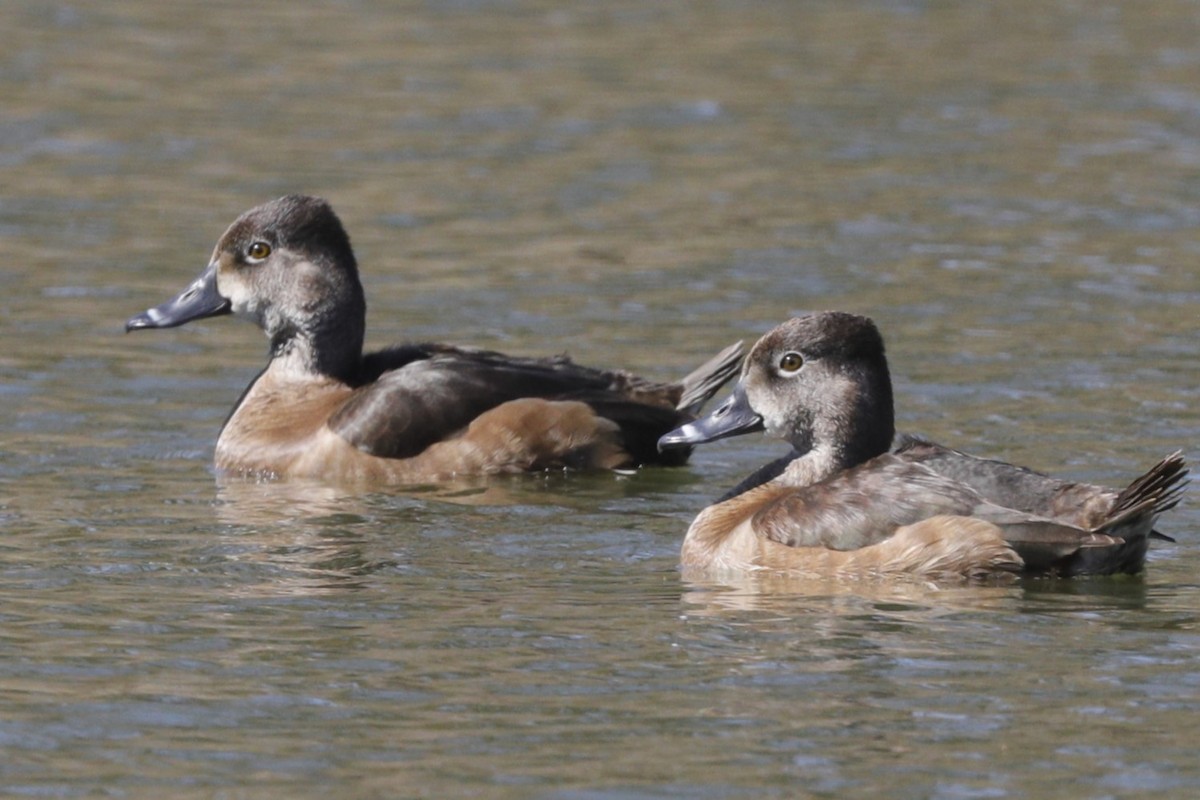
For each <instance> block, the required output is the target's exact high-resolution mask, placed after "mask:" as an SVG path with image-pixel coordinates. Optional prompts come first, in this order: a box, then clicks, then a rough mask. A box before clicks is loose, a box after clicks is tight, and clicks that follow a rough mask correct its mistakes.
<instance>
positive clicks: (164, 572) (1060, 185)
mask: <svg viewBox="0 0 1200 800" xmlns="http://www.w3.org/2000/svg"><path fill="white" fill-rule="evenodd" d="M1198 38H1200V5H1197V4H1196V3H1194V2H1170V1H1159V0H1153V1H1152V2H1138V3H1134V2H1125V3H1122V2H1096V3H1075V2H1066V1H1065V0H1064V1H1063V2H1037V3H1034V2H1015V3H1007V4H988V3H967V4H957V3H926V2H904V1H903V0H897V1H896V2H889V1H887V0H884V1H883V2H871V3H838V2H812V3H791V2H770V1H767V2H749V0H745V1H743V0H729V2H705V3H686V4H685V3H643V2H597V3H586V4H585V3H548V2H536V1H533V0H531V1H529V2H525V1H523V0H512V1H511V2H507V1H502V2H486V0H478V1H475V0H461V1H460V0H445V1H444V2H439V1H437V0H434V1H432V2H426V3H406V4H395V3H385V2H371V1H370V0H362V1H361V2H353V1H352V0H345V1H344V2H335V3H324V4H300V3H285V2H274V1H273V0H268V1H267V2H257V3H239V4H232V3H223V2H220V3H203V4H202V3H194V4H184V3H158V2H155V3H151V2H135V1H132V0H128V1H124V2H123V1H122V0H114V1H113V2H108V3H103V4H85V3H75V4H65V3H58V2H42V1H41V0H38V1H37V2H34V1H33V0H25V1H22V0H15V1H14V2H7V3H5V4H3V6H0V108H3V114H2V115H0V171H2V173H0V174H2V175H3V180H2V181H0V312H2V313H0V330H2V335H3V343H4V347H3V350H2V352H0V408H2V409H3V411H2V412H0V415H2V416H0V419H3V420H4V423H3V428H2V429H0V430H3V447H2V448H0V526H2V527H3V531H4V534H5V536H4V539H3V545H2V546H0V576H2V580H0V592H3V603H2V605H0V620H2V622H0V635H2V640H0V794H4V795H5V796H34V797H75V796H95V795H99V796H118V797H180V798H187V797H197V798H199V797H251V796H263V797H266V796H271V797H283V796H288V797H317V796H338V797H400V796H428V797H465V796H472V797H476V796H485V797H513V798H518V797H520V798H525V797H537V798H564V799H565V798H570V799H571V800H583V799H584V798H586V799H587V800H598V799H599V798H605V799H606V800H607V799H608V798H612V799H613V800H616V799H617V798H622V799H624V798H668V797H672V798H674V797H688V798H691V797H700V798H725V797H797V796H810V797H825V796H831V797H846V796H885V795H886V796H889V797H911V798H925V797H939V798H976V797H1013V798H1017V797H1033V796H1036V797H1077V796H1090V797H1134V796H1144V795H1147V794H1150V793H1157V794H1159V795H1160V796H1179V797H1184V796H1193V795H1195V794H1196V793H1197V792H1200V761H1198V760H1197V758H1196V751H1195V740H1196V736H1197V735H1200V667H1198V666H1197V664H1198V663H1200V660H1198V656H1200V622H1198V617H1200V583H1198V581H1197V578H1196V575H1197V569H1198V565H1200V502H1197V501H1200V497H1197V493H1196V491H1194V490H1193V491H1192V492H1190V493H1189V496H1188V498H1187V501H1186V502H1185V504H1184V506H1183V507H1181V508H1180V509H1179V510H1178V511H1177V512H1174V513H1173V514H1172V515H1171V516H1170V517H1169V518H1164V520H1162V522H1161V527H1162V529H1163V530H1165V531H1166V532H1168V533H1170V534H1172V535H1174V536H1176V537H1177V539H1178V542H1177V543H1175V544H1170V543H1156V546H1155V548H1154V549H1153V552H1152V554H1151V559H1150V562H1149V565H1148V568H1147V571H1146V573H1145V574H1144V575H1143V576H1141V577H1138V578H1136V579H1109V580H1091V581H1078V582H1074V583H1065V582H1050V581H1042V582H1036V581H1035V582H1027V583H1023V584H1016V585H1013V586H993V587H940V588H938V587H929V586H922V585H874V584H851V585H846V584H841V585H839V584H814V583H796V582H786V581H782V582H776V581H747V582H745V583H744V584H740V585H721V584H705V583H693V582H688V581H685V580H684V579H683V578H682V577H681V576H680V574H679V572H678V571H677V570H676V556H677V553H678V548H679V544H680V542H681V540H682V535H683V531H684V529H685V528H686V525H687V523H688V521H689V520H690V519H691V517H692V516H693V515H694V514H695V512H696V511H697V510H698V509H699V508H701V507H702V506H703V505H704V504H705V503H706V502H708V500H709V499H711V498H712V497H714V496H716V495H717V494H719V493H720V492H721V491H722V490H723V489H724V488H725V487H728V486H729V485H731V484H733V483H734V482H736V481H737V480H738V479H739V478H740V477H741V476H743V475H745V474H746V473H748V472H749V471H750V470H751V469H753V468H754V467H755V466H757V465H758V464H760V463H762V462H763V461H765V460H766V459H768V458H770V457H772V456H773V455H776V454H778V453H780V452H781V448H780V447H779V446H778V445H777V444H774V443H772V442H769V441H763V440H760V439H758V438H757V437H750V438H743V439H736V440H731V441H728V442H724V443H720V444H716V445H713V446H711V447H709V448H707V449H705V450H701V451H699V452H698V453H697V454H696V456H695V457H694V459H693V463H692V465H691V466H689V467H687V468H684V469H680V470H674V471H672V470H647V471H643V472H641V473H638V474H635V475H608V474H604V475H577V474H576V475H545V476H530V477H520V478H508V479H503V480H498V481H494V482H492V483H491V484H488V485H477V486H459V487H449V488H445V489H442V490H440V491H431V492H425V493H417V494H409V495H401V494H397V493H388V492H378V493H370V494H363V493H361V492H359V493H352V492H348V491H346V490H342V489H337V488H335V487H329V486H319V485H302V484H288V483H283V484H278V483H277V484H254V483H241V482H234V481H227V480H221V479H219V478H217V477H216V476H214V474H213V472H212V470H211V467H210V462H211V457H212V445H213V442H214V441H215V438H216V434H217V431H218V429H219V427H220V425H221V421H222V420H223V418H224V416H225V414H226V413H227V412H228V410H229V408H230V406H231V405H232V403H233V402H234V400H235V399H236V398H237V396H238V393H239V392H240V391H241V389H242V387H244V386H245V384H246V383H247V382H248V381H249V380H250V379H251V378H252V376H253V375H254V374H255V373H256V371H257V370H258V369H260V368H261V366H262V363H263V357H264V342H263V341H262V339H261V336H259V335H258V334H257V332H256V331H254V330H253V329H251V328H250V327H249V326H247V325H245V324H241V323H237V322H234V321H230V320H214V321H211V322H205V323H198V324H195V325H191V326H188V327H186V328H182V329H179V330H173V331H162V332H157V333H153V334H151V333H147V334H143V335H138V336H128V337H127V336H125V335H124V334H123V333H122V323H123V321H124V320H125V319H126V318H127V317H128V316H130V315H131V314H132V313H134V312H137V311H140V310H141V309H143V308H145V307H147V306H149V305H153V304H155V303H158V302H160V301H161V300H164V299H166V298H167V297H168V296H171V295H173V294H174V293H175V292H176V291H178V290H179V289H181V288H182V287H183V286H184V285H185V284H186V283H187V282H188V281H190V280H191V279H192V277H193V276H194V275H195V274H197V273H198V272H199V270H200V269H201V268H202V267H203V265H204V264H205V263H206V262H207V258H208V254H209V252H210V250H211V247H212V245H213V242H214V241H215V240H216V238H217V236H218V235H219V234H220V233H221V231H222V230H223V229H224V227H225V225H226V224H228V222H229V221H230V220H232V218H233V217H234V216H235V215H237V214H238V213H240V212H241V211H242V210H244V209H245V208H248V207H249V206H251V205H255V204H257V203H259V202H262V201H264V200H266V199H269V198H271V197H273V196H276V195H278V194H282V193H285V192H290V191H303V192H308V193H316V194H321V195H324V196H326V197H328V198H329V199H330V200H331V201H332V202H333V203H334V205H335V207H336V208H337V209H338V210H339V212H340V214H341V216H342V218H343V220H344V221H345V223H346V224H347V226H348V227H349V229H350V232H351V234H352V236H353V237H354V241H355V245H356V249H357V251H358V255H359V258H360V262H361V264H362V265H363V269H364V280H365V282H366V285H367V289H368V293H369V300H370V304H371V315H370V317H369V320H368V324H369V326H370V333H369V335H368V339H369V341H370V342H371V343H372V344H374V345H383V344H386V343H389V342H392V341H397V340H402V339H444V340H449V341H455V342H460V343H468V344H475V345H480V346H485V347H491V348H498V349H505V350H510V351H514V352H518V353H523V354H538V353H548V352H561V351H563V350H566V351H568V352H570V353H571V354H572V355H573V356H574V357H575V358H576V359H578V360H580V361H583V362H585V363H595V364H597V365H601V366H622V367H628V368H633V369H636V370H639V371H641V372H644V373H646V374H648V375H651V376H656V377H664V378H665V377H670V376H676V375H682V374H683V373H685V372H687V371H688V370H689V369H690V368H691V367H692V366H694V365H695V364H697V363H699V362H700V361H702V360H703V359H704V358H706V357H707V356H708V355H710V354H711V353H712V352H715V351H716V350H717V349H719V348H720V347H722V346H724V345H725V344H727V343H728V342H730V341H733V340H735V339H738V338H749V339H753V338H754V337H756V336H757V335H758V334H760V333H762V332H763V331H765V330H766V329H767V328H769V327H771V326H772V325H774V324H775V323H777V322H779V321H781V320H783V319H785V318H786V317H788V316H790V315H792V314H795V313H797V312H799V311H802V310H806V309H816V308H842V309H846V310H852V311H857V312H860V313H867V314H870V315H871V316H873V317H875V318H876V319H877V321H878V322H879V324H880V326H881V327H882V329H883V331H884V333H885V336H886V337H887V338H888V342H889V353H890V355H891V359H892V366H893V373H894V375H895V378H896V383H897V399H898V403H899V405H900V408H899V416H900V419H901V421H902V423H903V425H904V427H906V428H908V429H912V430H919V431H922V432H925V433H928V434H930V435H933V436H935V437H937V438H939V439H941V440H944V441H946V442H948V443H952V444H955V445H959V446H962V447H966V448H968V449H971V450H973V451H975V452H979V453H982V454H987V455H997V456H1005V457H1009V458H1012V459H1014V460H1017V461H1020V462H1023V463H1028V464H1030V465H1033V466H1037V467H1040V468H1043V469H1047V470H1051V471H1055V472H1060V473H1063V474H1065V475H1068V476H1071V477H1073V478H1076V479H1086V480H1092V481H1098V482H1104V483H1110V484H1114V485H1115V484H1120V483H1121V482H1123V481H1128V480H1129V479H1131V478H1132V477H1133V476H1134V475H1136V474H1137V473H1138V472H1139V471H1141V470H1142V469H1144V468H1145V467H1147V466H1148V465H1149V464H1150V463H1152V462H1153V461H1154V460H1155V459H1156V458H1158V457H1159V456H1161V455H1162V454H1164V453H1166V452H1169V451H1171V450H1174V449H1176V448H1182V449H1184V450H1185V451H1189V452H1193V453H1194V451H1195V445H1196V442H1197V436H1198V432H1200V414H1198V413H1197V411H1196V407H1195V395H1196V390H1197V387H1198V385H1200V378H1198V372H1197V363H1198V361H1197V356H1198V355H1200V352H1198V351H1200V345H1198V342H1197V335H1196V329H1197V319H1200V313H1198V312H1200V278H1198V272H1197V268H1196V266H1195V264H1196V262H1197V260H1198V258H1200V244H1198V242H1200V239H1198V237H1197V228H1198V224H1200V191H1198V190H1197V187H1200V54H1198V51H1197V49H1196V46H1195V43H1196V41H1197V40H1198ZM1160 545H1161V546H1160Z"/></svg>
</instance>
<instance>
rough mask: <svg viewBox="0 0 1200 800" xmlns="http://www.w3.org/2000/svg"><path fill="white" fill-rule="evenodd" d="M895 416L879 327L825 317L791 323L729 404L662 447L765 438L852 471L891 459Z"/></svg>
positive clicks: (778, 331) (757, 356)
mask: <svg viewBox="0 0 1200 800" xmlns="http://www.w3.org/2000/svg"><path fill="white" fill-rule="evenodd" d="M893 415H894V411H893V406H892V382H891V377H890V375H889V373H888V366H887V359H886V357H885V356H884V347H883V338H882V337H881V336H880V335H879V331H878V330H877V329H876V327H875V324H874V323H873V322H872V321H871V320H870V319H868V318H866V317H860V316H857V315H854V314H847V313H844V312H840V311H826V312H822V313H818V314H809V315H807V316H803V317H797V318H795V319H791V320H788V321H787V322H785V323H783V324H782V325H779V326H778V327H776V328H774V329H773V330H771V331H770V332H768V333H767V334H766V335H765V336H763V337H762V338H761V339H759V340H758V342H757V343H756V344H755V345H754V347H753V348H752V349H751V350H750V353H749V355H747V356H746V361H745V364H744V365H743V366H742V374H741V377H740V378H739V380H738V383H737V385H736V386H735V387H734V390H733V394H732V395H731V396H730V397H729V399H728V400H726V401H725V402H724V403H722V404H721V405H720V406H718V407H717V408H716V409H715V410H714V411H713V412H712V413H710V414H709V415H708V416H707V417H704V418H703V419H699V420H696V421H695V422H691V423H688V424H687V425H683V426H682V427H680V428H677V429H675V430H674V431H671V432H670V433H668V434H666V435H665V436H663V437H662V438H661V439H659V441H658V444H659V447H660V448H670V447H683V446H688V445H694V444H702V443H704V442H711V441H714V440H716V439H721V438H724V437H726V436H736V435H739V434H743V433H749V432H752V431H757V430H765V431H766V432H767V433H769V434H770V435H772V436H776V437H778V438H780V439H784V440H786V441H787V442H789V443H790V444H791V445H792V447H793V448H795V450H796V451H797V453H799V454H805V453H809V452H812V451H820V452H822V453H823V454H825V456H826V458H828V459H830V461H831V462H833V463H836V465H837V466H840V467H841V468H845V467H849V466H853V465H855V464H858V463H861V462H863V461H866V460H867V459H869V458H873V457H875V456H877V455H879V454H881V453H884V452H887V450H888V448H889V446H890V445H891V441H892V436H893V435H894V433H895V421H894V416H893Z"/></svg>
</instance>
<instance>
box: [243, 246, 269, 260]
mask: <svg viewBox="0 0 1200 800" xmlns="http://www.w3.org/2000/svg"><path fill="white" fill-rule="evenodd" d="M246 255H248V256H250V257H251V258H253V259H254V260H255V261H262V260H263V259H264V258H266V257H267V256H269V255H271V245H269V244H267V243H266V242H255V243H254V244H252V245H250V247H248V248H247V249H246Z"/></svg>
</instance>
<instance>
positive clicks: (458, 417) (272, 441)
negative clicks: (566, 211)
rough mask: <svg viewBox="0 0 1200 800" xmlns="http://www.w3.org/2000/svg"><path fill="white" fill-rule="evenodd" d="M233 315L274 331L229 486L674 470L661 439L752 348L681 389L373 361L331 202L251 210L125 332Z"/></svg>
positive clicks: (504, 362) (574, 367) (731, 351)
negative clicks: (256, 481)
mask: <svg viewBox="0 0 1200 800" xmlns="http://www.w3.org/2000/svg"><path fill="white" fill-rule="evenodd" d="M224 315H232V316H235V317H241V318H243V319H246V320H249V321H250V322H252V323H254V324H255V325H257V326H258V327H259V328H260V329H261V330H262V331H263V333H265V334H266V337H267V340H268V342H269V348H268V359H267V365H266V367H265V368H264V369H263V370H262V372H261V373H259V374H258V376H257V377H256V378H255V379H254V380H253V381H252V382H251V383H250V385H249V387H248V388H247V389H246V390H245V391H244V392H243V394H242V396H241V398H240V399H239V400H238V401H237V403H236V404H235V405H234V407H233V410H232V411H231V412H230V414H229V416H228V417H227V419H226V420H225V423H224V425H223V426H222V428H221V432H220V435H219V436H218V438H217V443H216V449H215V452H214V456H213V460H214V463H215V466H216V469H217V470H218V472H219V473H221V474H223V475H240V476H246V477H255V478H305V479H316V480H318V481H329V482H335V483H353V482H361V481H367V482H384V483H391V484H427V483H430V482H439V481H446V480H452V479H455V478H462V477H470V476H487V475H494V474H500V473H517V472H534V471H543V470H551V469H609V470H623V469H633V468H636V467H639V466H642V465H667V466H675V465H680V464H683V463H684V462H686V461H687V455H688V453H687V452H686V450H685V451H681V452H679V453H668V452H661V451H659V450H658V448H657V447H656V446H655V443H656V440H657V439H658V438H659V437H660V436H661V435H662V434H663V433H665V432H666V431H669V430H671V429H672V428H675V427H678V426H679V425H681V424H683V423H685V422H687V421H689V420H692V419H694V418H695V417H696V415H697V414H698V413H699V411H700V409H701V407H702V406H703V405H704V403H705V402H707V401H708V400H709V399H710V398H712V397H713V396H714V395H715V394H716V392H717V391H718V390H719V389H720V387H721V386H722V385H723V384H724V383H726V382H727V381H728V380H730V379H731V378H732V377H733V376H734V375H736V374H737V371H738V368H739V365H740V362H741V351H742V345H741V342H738V343H735V344H733V345H730V346H729V347H727V348H725V349H723V350H722V351H721V352H719V353H717V354H716V355H714V356H713V357H712V358H711V359H709V360H708V361H706V362H705V363H704V364H702V365H700V366H699V367H697V368H696V369H695V370H694V371H692V372H691V373H690V374H688V375H687V376H686V377H684V378H683V379H682V380H679V381H673V382H656V381H652V380H649V379H646V378H642V377H639V376H637V375H634V374H631V373H629V372H626V371H622V370H605V369H597V368H592V367H587V366H582V365H579V364H576V363H575V362H573V361H572V360H571V359H570V358H569V357H567V356H566V355H557V356H550V357H541V358H535V357H522V356H513V355H506V354H503V353H499V352H495V351H491V350H484V349H476V348H471V347H465V346H454V345H449V344H440V343H404V344H400V345H395V346H392V347H388V348H385V349H382V350H377V351H371V352H367V353H364V352H363V340H364V335H365V329H366V300H365V297H364V292H363V287H362V283H361V281H360V280H359V272H358V264H357V261H356V259H355V256H354V251H353V249H352V248H351V244H350V237H349V235H348V234H347V233H346V229H345V227H344V226H343V225H342V222H341V220H340V219H339V218H338V216H337V215H336V214H335V213H334V211H333V208H332V207H331V205H330V204H329V203H328V201H326V200H324V199H321V198H319V197H312V196H307V195H288V196H285V197H280V198H277V199H275V200H272V201H270V202H267V203H264V204H262V205H259V206H257V207H255V208H252V209H250V210H249V211H246V212H245V213H243V214H242V215H241V216H239V217H238V218H237V219H236V220H234V222H233V223H232V224H231V225H230V226H229V228H228V229H227V230H226V231H225V233H224V234H223V235H222V236H221V237H220V239H219V240H218V241H217V244H216V246H215V248H214V249H213V252H212V257H211V258H210V259H209V262H208V265H207V266H206V267H205V269H204V270H203V271H202V273H201V274H200V276H199V277H198V278H196V279H195V280H194V281H193V282H192V283H191V284H189V285H188V286H187V287H186V288H185V289H184V290H183V291H182V292H181V293H179V295H178V296H176V297H174V298H173V299H171V300H168V301H167V302H165V303H162V304H161V305H158V306H155V307H154V308H150V309H147V310H146V311H143V312H142V313H140V314H137V315H135V316H134V317H132V318H130V319H129V320H128V321H127V322H126V323H125V330H126V331H127V332H128V331H141V330H150V329H159V328H173V327H176V326H179V325H183V324H186V323H188V322H192V321H194V320H199V319H206V318H209V317H219V316H224Z"/></svg>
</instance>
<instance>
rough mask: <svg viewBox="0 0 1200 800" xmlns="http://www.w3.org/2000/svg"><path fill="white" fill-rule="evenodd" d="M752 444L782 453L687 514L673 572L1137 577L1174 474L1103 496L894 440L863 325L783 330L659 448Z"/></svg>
mask: <svg viewBox="0 0 1200 800" xmlns="http://www.w3.org/2000/svg"><path fill="white" fill-rule="evenodd" d="M764 429H765V430H766V431H767V432H768V433H770V434H771V435H773V436H777V437H779V438H782V439H785V440H787V441H788V442H789V443H790V444H791V445H792V447H793V452H792V453H791V454H789V455H788V456H786V457H785V458H782V459H780V460H778V461H776V462H773V463H772V464H768V465H767V466H766V467H764V468H762V469H760V470H759V471H758V472H756V473H755V474H754V475H752V476H751V477H750V478H748V479H747V480H745V481H743V482H742V483H741V484H739V486H738V487H737V488H736V489H735V490H733V491H732V492H730V493H729V494H727V495H726V496H725V497H723V498H722V499H721V500H719V501H718V502H717V503H716V504H714V505H711V506H709V507H708V508H706V509H704V511H702V512H701V513H700V515H699V516H698V517H697V518H696V520H695V521H694V522H693V523H692V525H691V527H690V528H689V529H688V532H687V536H686V538H685V540H684V544H683V555H682V562H683V565H684V566H685V568H698V569H704V570H717V571H720V570H722V569H728V570H735V571H750V570H778V571H784V572H790V573H797V574H805V575H872V574H896V573H908V574H915V575H921V576H931V577H951V576H956V577H982V576H986V575H989V574H996V573H1027V574H1054V575H1061V576H1073V575H1084V574H1109V573H1117V572H1128V573H1132V572H1137V571H1139V570H1141V568H1142V566H1143V564H1144V560H1145V555H1146V550H1147V545H1148V543H1149V539H1151V538H1167V537H1163V536H1162V535H1161V534H1158V533H1156V532H1155V531H1154V530H1153V526H1154V523H1155V520H1156V519H1157V517H1158V515H1159V514H1161V513H1162V512H1164V511H1167V510H1168V509H1170V508H1173V507H1174V506H1175V504H1176V503H1177V502H1178V501H1179V498H1180V494H1181V492H1182V488H1183V484H1184V482H1185V478H1186V475H1187V469H1186V467H1185V465H1184V461H1183V458H1182V457H1181V455H1180V454H1179V453H1175V454H1173V455H1170V456H1167V457H1166V458H1165V459H1163V460H1162V461H1160V462H1159V463H1158V464H1156V465H1154V466H1153V467H1152V468H1151V469H1150V470H1149V471H1148V472H1147V473H1146V474H1144V475H1142V476H1141V477H1139V478H1138V479H1137V480H1135V481H1133V483H1131V484H1130V485H1129V486H1127V487H1126V488H1125V489H1123V490H1121V491H1119V492H1117V491H1112V490H1108V489H1103V488H1101V487H1097V486H1090V485H1088V484H1082V483H1072V482H1069V481H1062V480H1058V479H1055V478H1051V477H1049V476H1046V475H1043V474H1040V473H1037V472H1034V471H1032V470H1029V469H1025V468H1023V467H1017V466H1014V465H1012V464H1007V463H1005V462H1002V461H992V460H988V459H982V458H976V457H974V456H970V455H967V454H965V453H962V452H959V451H956V450H951V449H949V448H945V447H942V446H940V445H937V444H934V443H932V442H927V441H924V440H921V439H916V438H913V437H903V436H902V437H896V436H895V430H894V410H893V404H892V385H891V378H890V376H889V373H888V365H887V359H886V358H885V356H884V347H883V339H882V337H881V336H880V334H879V331H878V330H877V329H876V327H875V325H874V323H873V322H872V321H871V320H869V319H867V318H866V317H860V316H855V315H853V314H846V313H841V312H825V313H820V314H812V315H810V316H805V317H800V318H797V319H793V320H790V321H788V322H785V323H784V324H782V325H780V326H778V327H777V328H775V329H774V330H772V331H770V332H769V333H767V334H766V335H765V336H763V337H762V338H761V339H760V340H759V341H758V342H757V343H756V344H755V345H754V347H753V348H752V349H751V351H750V354H749V355H748V356H747V357H746V363H745V366H744V367H743V370H742V374H741V378H740V380H739V381H738V383H737V385H736V386H735V388H734V391H733V395H732V397H730V398H729V399H728V400H727V401H726V402H725V403H723V404H722V405H721V406H720V407H718V408H717V409H716V410H714V411H713V412H712V413H711V414H709V416H708V417H706V418H704V419H701V420H697V421H696V422H692V423H688V424H685V425H683V426H681V427H680V428H679V429H677V430H675V431H672V432H671V433H669V434H667V435H666V436H664V437H663V438H662V439H661V440H660V441H659V446H660V447H662V448H665V449H669V448H671V447H676V446H684V447H687V446H691V445H694V444H699V443H702V442H709V441H713V440H715V439H719V438H722V437H725V436H732V435H736V434H740V433H747V432H750V431H756V430H764Z"/></svg>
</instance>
